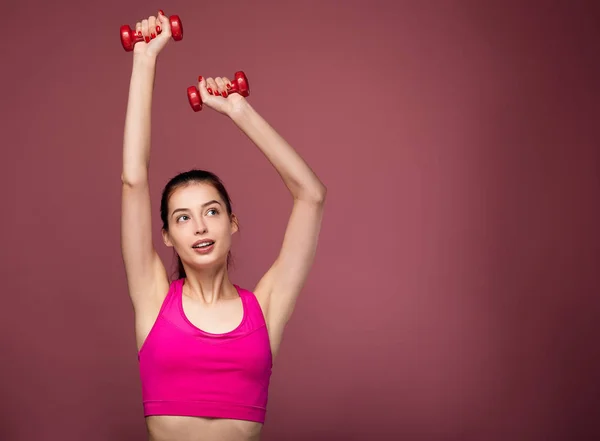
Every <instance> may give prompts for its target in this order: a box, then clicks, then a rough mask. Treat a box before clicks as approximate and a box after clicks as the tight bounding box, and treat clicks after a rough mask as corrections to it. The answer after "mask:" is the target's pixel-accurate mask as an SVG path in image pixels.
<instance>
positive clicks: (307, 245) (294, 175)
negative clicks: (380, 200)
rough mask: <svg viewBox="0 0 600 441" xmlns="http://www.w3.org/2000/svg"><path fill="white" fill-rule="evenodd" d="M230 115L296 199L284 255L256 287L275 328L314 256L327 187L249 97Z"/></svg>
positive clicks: (284, 316) (290, 305)
mask: <svg viewBox="0 0 600 441" xmlns="http://www.w3.org/2000/svg"><path fill="white" fill-rule="evenodd" d="M230 117H231V119H232V120H233V122H234V123H235V124H236V125H237V126H238V127H239V128H240V129H241V130H242V131H243V132H244V133H245V134H246V136H247V137H248V138H250V140H251V141H252V142H253V143H254V144H255V145H256V146H257V147H258V148H259V149H260V151H261V152H262V153H263V154H264V155H265V156H266V157H267V159H268V160H269V161H270V163H271V164H272V165H273V167H275V170H276V171H277V172H278V173H279V176H281V179H282V180H283V182H284V183H285V185H286V187H287V188H288V190H289V191H290V193H291V195H292V198H293V201H294V204H293V208H292V213H291V215H290V218H289V220H288V224H287V228H286V231H285V235H284V238H283V243H282V246H281V250H280V252H279V255H278V257H277V259H276V260H275V262H274V263H273V265H272V266H271V267H270V268H269V270H268V271H267V272H266V274H265V275H264V276H263V277H262V278H261V280H260V281H259V283H258V285H257V286H256V288H255V293H256V294H257V296H260V297H262V299H263V300H264V304H265V307H266V315H267V321H268V322H269V324H270V326H271V328H272V329H279V330H282V327H284V326H285V324H286V323H287V322H288V320H289V319H290V317H291V315H292V312H293V310H294V306H295V304H296V299H297V298H298V295H299V294H300V291H301V290H302V287H303V286H304V282H305V281H306V278H307V276H308V273H309V271H310V268H311V267H312V264H313V261H314V256H315V253H316V249H317V242H318V239H319V232H320V230H321V220H322V217H323V206H324V203H325V196H326V193H327V189H326V187H325V185H323V183H322V182H321V181H320V180H319V178H318V177H317V176H316V175H315V173H314V172H313V171H312V170H311V168H310V167H309V166H308V164H307V163H306V162H305V161H304V160H303V159H302V158H301V157H300V155H299V154H298V153H297V152H296V151H295V150H294V148H293V147H292V146H290V145H289V144H288V143H287V142H286V141H285V139H283V138H282V137H281V136H280V135H279V134H278V133H277V132H276V131H275V130H274V129H273V128H272V127H271V126H270V125H269V124H268V123H267V121H265V120H264V119H263V118H262V117H261V116H260V115H259V114H258V112H256V110H254V109H253V108H252V106H250V104H249V103H248V102H247V101H245V100H243V101H241V100H240V101H239V102H238V103H237V105H236V106H235V110H234V111H232V113H231V114H230Z"/></svg>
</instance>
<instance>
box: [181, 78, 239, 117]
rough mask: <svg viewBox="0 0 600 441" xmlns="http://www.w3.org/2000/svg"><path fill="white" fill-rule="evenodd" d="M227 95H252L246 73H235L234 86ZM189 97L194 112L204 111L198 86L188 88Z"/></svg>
mask: <svg viewBox="0 0 600 441" xmlns="http://www.w3.org/2000/svg"><path fill="white" fill-rule="evenodd" d="M227 93H229V94H231V93H239V94H240V95H242V96H244V97H246V96H248V95H250V85H249V84H248V78H246V74H245V73H244V72H242V71H238V72H236V73H235V77H234V80H233V81H232V86H231V88H230V89H228V90H227ZM187 96H188V101H189V102H190V106H192V109H194V112H198V111H200V110H202V97H201V96H200V91H199V90H198V88H197V87H196V86H190V87H188V89H187Z"/></svg>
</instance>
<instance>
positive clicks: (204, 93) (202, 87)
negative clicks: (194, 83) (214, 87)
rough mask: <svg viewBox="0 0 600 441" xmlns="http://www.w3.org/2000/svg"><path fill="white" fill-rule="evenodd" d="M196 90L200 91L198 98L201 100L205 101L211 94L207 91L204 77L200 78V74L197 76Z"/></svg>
mask: <svg viewBox="0 0 600 441" xmlns="http://www.w3.org/2000/svg"><path fill="white" fill-rule="evenodd" d="M198 91H199V92H200V98H202V101H203V102H206V100H208V99H210V98H209V97H212V95H210V94H209V93H208V90H207V88H206V79H204V78H202V75H200V76H199V77H198Z"/></svg>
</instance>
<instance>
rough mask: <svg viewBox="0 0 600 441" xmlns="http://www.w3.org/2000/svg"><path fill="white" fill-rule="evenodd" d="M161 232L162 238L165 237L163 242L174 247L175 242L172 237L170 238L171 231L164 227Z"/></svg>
mask: <svg viewBox="0 0 600 441" xmlns="http://www.w3.org/2000/svg"><path fill="white" fill-rule="evenodd" d="M161 233H162V238H163V242H164V243H165V245H166V246H168V247H172V246H173V244H172V243H171V239H170V238H169V232H168V231H166V230H165V229H164V228H163V229H162V230H161Z"/></svg>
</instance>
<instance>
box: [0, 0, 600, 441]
mask: <svg viewBox="0 0 600 441" xmlns="http://www.w3.org/2000/svg"><path fill="white" fill-rule="evenodd" d="M485 3H486V6H482V5H481V3H479V2H475V1H470V2H459V1H443V0H440V1H427V2H420V1H412V2H392V1H391V0H389V1H374V0H370V1H362V2H358V1H344V2H341V1H338V2H333V1H318V2H317V1H300V2H291V1H270V2H266V1H263V2H260V1H257V2H248V1H247V2H232V1H229V2H197V1H194V2H192V1H184V0H181V1H173V2H161V3H158V2H154V1H151V2H131V1H130V2H123V1H119V2H117V1H104V2H102V3H100V2H82V1H71V2H58V3H57V2H44V1H40V0H38V1H32V0H25V1H24V0H20V1H17V2H8V3H6V4H3V6H2V8H3V20H2V21H3V24H2V30H3V34H4V37H3V38H2V39H1V41H0V45H1V46H0V48H1V50H2V60H3V67H2V83H3V86H4V87H3V98H2V100H1V101H0V106H1V109H2V118H1V120H2V121H1V124H2V126H3V127H2V132H1V133H2V141H3V142H2V160H1V161H0V163H1V165H0V167H1V174H0V176H1V179H2V187H1V188H2V191H3V194H4V196H3V202H4V204H3V210H2V216H1V219H2V229H1V230H2V236H3V238H2V246H1V247H0V253H1V258H2V271H3V282H4V287H3V289H2V293H3V295H2V306H1V307H0V350H1V354H2V355H1V363H0V391H1V392H0V440H2V441H32V440H40V441H42V440H44V441H46V440H57V441H59V440H60V441H70V440H73V441H81V440H86V441H101V440H102V441H106V440H111V441H142V440H145V439H146V432H145V427H144V421H143V414H142V407H141V392H140V385H139V379H138V371H137V360H136V355H135V342H134V334H133V316H132V309H131V305H130V302H129V298H128V295H127V291H126V285H125V279H124V271H123V267H122V261H121V255H120V249H119V214H120V173H121V148H122V136H123V124H124V114H125V106H126V100H127V92H128V86H129V75H130V72H131V54H130V53H126V52H125V51H123V49H122V48H121V46H120V42H119V37H118V30H119V27H120V25H122V24H130V25H134V24H135V22H136V21H137V20H139V19H141V18H143V17H146V16H148V15H150V14H155V13H156V11H157V10H158V8H163V9H164V10H165V12H166V13H167V14H178V15H180V17H181V19H182V21H183V26H184V39H183V40H182V41H181V42H177V43H171V44H170V45H169V46H168V47H167V49H166V50H165V52H164V53H163V54H162V55H161V56H160V61H159V66H158V74H157V78H156V88H155V98H154V110H153V151H152V153H153V156H152V163H151V187H152V197H153V203H154V205H153V207H154V208H153V214H154V230H155V237H156V239H157V241H158V240H159V229H160V224H159V216H158V202H159V197H160V191H161V189H162V186H163V185H164V184H165V183H166V181H167V180H168V179H169V178H170V177H171V176H172V175H174V174H175V173H177V172H179V171H183V170H187V169H189V168H192V167H200V168H206V169H209V170H212V171H214V172H216V173H217V174H219V175H220V176H221V177H222V178H223V180H224V181H225V183H226V185H227V187H228V189H229V191H230V192H231V194H232V197H233V202H234V209H235V211H236V212H237V214H238V216H239V217H240V220H241V224H242V230H241V235H239V236H238V237H237V239H236V241H235V243H234V256H235V259H236V267H235V269H234V270H233V278H234V280H235V281H236V283H239V284H241V285H242V286H245V287H252V286H253V285H254V283H255V282H256V281H257V279H258V278H259V277H260V276H261V275H262V273H263V272H264V271H265V270H266V269H267V268H268V266H269V265H270V263H271V262H272V261H273V259H274V258H275V256H276V253H277V251H278V248H279V246H280V243H281V239H282V235H283V232H284V228H285V226H286V221H287V217H288V215H289V210H290V208H291V205H290V197H289V195H288V193H287V190H286V189H285V187H284V186H283V184H282V182H281V181H280V179H279V177H278V176H277V174H276V173H275V171H274V170H273V169H272V167H271V165H270V164H269V163H268V162H267V160H266V159H265V158H263V156H262V155H261V154H260V152H259V151H258V150H257V149H256V148H255V147H254V146H252V145H251V144H250V143H249V141H248V140H246V138H245V137H244V136H243V135H242V134H241V133H240V132H238V131H237V129H235V127H234V126H233V125H232V124H231V122H230V121H228V120H226V119H225V118H224V117H221V116H220V115H217V114H215V113H214V112H211V111H210V110H208V111H202V112H201V113H198V114H196V113H194V112H192V111H191V109H190V108H189V106H188V104H187V100H186V96H185V91H186V88H187V86H189V85H192V84H195V80H196V78H197V76H198V75H199V74H201V75H203V76H218V75H225V76H230V77H231V76H233V73H234V72H235V71H236V70H244V71H245V72H246V73H247V75H248V78H249V80H250V86H251V96H250V98H249V100H250V101H251V103H252V104H253V105H254V106H255V107H256V108H257V109H258V110H259V112H261V113H262V114H263V115H264V116H265V117H266V118H267V120H268V121H269V122H270V123H271V124H272V125H273V126H275V128H277V129H278V130H279V131H280V133H281V134H282V135H283V136H284V137H286V138H287V139H288V140H289V141H290V142H291V143H292V144H293V145H294V146H295V147H296V148H297V149H298V151H299V152H300V153H301V154H302V155H303V156H304V157H305V158H306V160H307V161H308V162H309V163H310V165H311V166H312V167H313V169H314V170H315V171H316V172H317V173H318V175H319V176H320V177H321V178H322V180H323V181H324V183H325V184H326V185H327V187H328V189H329V193H328V205H327V211H326V216H325V219H324V224H323V230H322V236H321V242H320V246H319V252H318V256H317V259H316V263H315V267H314V270H313V271H312V273H311V276H310V279H309V281H308V282H307V285H306V289H305V290H304V292H303V294H302V297H301V299H300V300H299V302H298V305H297V309H296V312H295V315H294V317H293V319H292V321H291V322H290V324H289V326H288V329H287V331H286V335H285V339H284V343H283V346H282V351H281V355H280V357H279V359H278V361H277V365H276V368H275V371H274V375H273V379H272V389H271V397H270V403H269V413H268V421H267V425H266V427H265V430H264V434H265V436H264V439H265V441H275V440H282V441H283V440H285V441H296V440H298V441H300V440H302V441H304V440H310V441H321V440H324V441H325V440H329V441H337V440H344V441H353V440H367V441H373V440H411V441H412V440H415V441H421V440H436V441H446V440H448V441H450V440H457V441H458V440H460V441H470V440H477V441H479V440H485V441H495V440H502V441H505V440H520V441H523V440H527V441H529V440H540V441H541V440H544V441H554V440H578V441H579V440H588V439H592V438H593V436H594V435H595V436H596V437H599V436H600V423H599V422H598V421H600V418H599V415H598V413H599V410H598V409H599V406H600V385H599V378H598V377H599V372H600V350H599V349H598V347H599V346H598V337H599V336H600V335H599V334H600V325H598V314H599V313H600V301H599V297H600V296H599V294H600V292H599V291H600V289H599V288H600V278H599V276H598V275H597V272H596V271H597V270H598V264H599V258H600V247H599V237H598V236H599V235H598V225H599V224H600V210H599V207H598V201H599V191H598V190H599V187H600V179H599V175H600V170H599V167H600V151H599V149H598V132H597V130H594V124H597V123H598V120H599V118H598V116H599V114H598V103H599V98H600V97H599V96H598V85H597V84H598V78H599V77H600V75H599V74H600V69H599V63H598V45H597V43H598V37H599V34H600V31H599V27H598V17H599V15H598V13H597V11H594V10H593V6H592V5H593V4H594V3H593V2H587V4H586V3H584V2H572V3H571V6H558V3H559V2H537V5H534V3H535V2H529V5H530V6H526V5H520V6H519V4H518V3H517V2H512V3H511V4H508V3H506V2H499V1H497V2H491V1H490V2H485ZM567 3H568V2H566V1H565V2H562V4H563V5H567ZM157 246H158V248H159V251H160V253H161V255H162V256H163V257H164V258H165V261H166V262H167V264H168V265H171V263H172V262H173V261H172V259H171V254H170V252H169V251H168V250H167V249H165V248H164V247H163V246H162V245H161V243H160V242H157ZM596 439H597V438H596Z"/></svg>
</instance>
